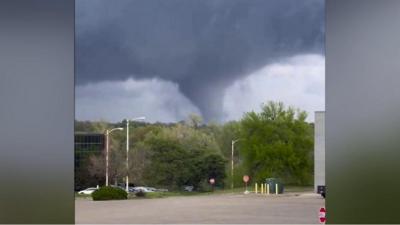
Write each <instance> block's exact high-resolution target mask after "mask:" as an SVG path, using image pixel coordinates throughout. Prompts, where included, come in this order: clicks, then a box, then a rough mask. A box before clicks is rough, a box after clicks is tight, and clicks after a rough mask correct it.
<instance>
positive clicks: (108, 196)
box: [92, 187, 128, 201]
mask: <svg viewBox="0 0 400 225" xmlns="http://www.w3.org/2000/svg"><path fill="white" fill-rule="evenodd" d="M92 198H93V200H94V201H102V200H121V199H128V193H126V191H124V190H122V189H120V188H114V187H101V188H100V189H98V190H96V191H95V192H93V193H92Z"/></svg>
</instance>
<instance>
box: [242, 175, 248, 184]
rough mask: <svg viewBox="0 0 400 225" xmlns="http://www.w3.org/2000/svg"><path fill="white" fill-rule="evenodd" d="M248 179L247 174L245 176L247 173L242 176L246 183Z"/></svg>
mask: <svg viewBox="0 0 400 225" xmlns="http://www.w3.org/2000/svg"><path fill="white" fill-rule="evenodd" d="M249 180H250V177H249V176H247V175H244V176H243V182H245V183H247V182H249Z"/></svg>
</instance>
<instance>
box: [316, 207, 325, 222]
mask: <svg viewBox="0 0 400 225" xmlns="http://www.w3.org/2000/svg"><path fill="white" fill-rule="evenodd" d="M318 217H319V222H320V223H323V224H324V223H325V222H326V209H325V207H322V208H320V209H319V214H318Z"/></svg>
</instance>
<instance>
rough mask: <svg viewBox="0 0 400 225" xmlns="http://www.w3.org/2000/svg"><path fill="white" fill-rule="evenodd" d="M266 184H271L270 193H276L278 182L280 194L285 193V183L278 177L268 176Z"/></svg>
mask: <svg viewBox="0 0 400 225" xmlns="http://www.w3.org/2000/svg"><path fill="white" fill-rule="evenodd" d="M265 184H269V193H270V194H275V193H276V190H275V188H276V184H278V194H282V193H283V189H284V186H283V183H282V182H281V181H280V180H279V179H277V178H267V179H265Z"/></svg>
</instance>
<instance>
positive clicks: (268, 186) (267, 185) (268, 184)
mask: <svg viewBox="0 0 400 225" xmlns="http://www.w3.org/2000/svg"><path fill="white" fill-rule="evenodd" d="M267 195H269V184H267Z"/></svg>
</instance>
